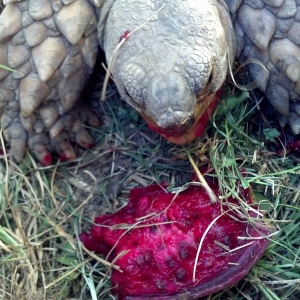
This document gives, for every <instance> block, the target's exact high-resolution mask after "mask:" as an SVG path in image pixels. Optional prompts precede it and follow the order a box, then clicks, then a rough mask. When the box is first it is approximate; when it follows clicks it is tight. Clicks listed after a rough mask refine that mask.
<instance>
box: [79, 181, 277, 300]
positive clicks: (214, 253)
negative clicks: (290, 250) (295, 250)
mask: <svg viewBox="0 0 300 300" xmlns="http://www.w3.org/2000/svg"><path fill="white" fill-rule="evenodd" d="M208 183H209V185H210V187H211V188H212V190H213V191H214V192H215V193H216V195H220V194H219V193H218V186H217V185H216V184H215V183H213V182H212V181H211V180H209V179H208ZM195 184H197V185H198V186H191V187H189V188H188V189H187V190H185V191H183V192H182V193H180V194H179V195H178V196H177V197H176V198H175V199H173V198H174V194H172V193H169V192H166V191H165V190H164V189H163V188H162V187H161V186H159V185H152V186H148V187H145V188H138V189H133V190H131V191H130V198H129V203H128V205H127V206H126V207H124V208H122V209H121V210H119V211H118V212H116V213H115V214H113V215H111V216H110V215H103V216H100V217H97V218H96V219H95V223H96V224H99V225H100V224H101V225H104V226H105V227H103V226H97V225H94V226H92V228H91V232H90V233H83V234H82V235H81V236H80V239H81V241H82V242H83V243H84V245H85V246H86V247H87V248H88V249H89V250H93V251H96V252H98V253H101V254H104V255H108V257H107V258H108V259H109V260H111V261H112V260H113V259H114V258H116V256H117V255H118V254H120V253H121V252H122V251H128V250H129V251H128V252H127V253H125V254H124V252H123V254H124V255H123V256H121V257H120V258H118V259H117V261H116V262H115V264H116V265H118V266H120V268H121V270H122V273H121V272H119V271H116V270H113V271H112V276H111V281H112V286H117V288H116V289H115V291H114V292H115V293H118V295H119V299H157V297H159V299H163V300H167V299H170V300H171V299H178V300H179V299H196V298H198V297H202V296H205V295H209V294H212V293H214V292H217V291H220V290H222V289H224V288H226V287H229V286H230V285H233V284H235V283H237V282H238V281H239V280H240V279H242V278H243V277H244V276H245V275H246V274H247V273H248V272H249V270H250V269H251V267H252V266H253V265H254V264H255V263H256V262H257V260H258V259H259V258H260V257H261V256H262V254H263V253H264V251H265V249H266V247H267V245H268V244H269V241H268V239H265V238H261V239H254V240H239V239H237V236H252V237H254V238H255V237H256V238H257V237H261V235H268V234H269V233H270V232H271V229H270V227H268V226H267V225H266V224H264V223H262V222H260V223H259V224H257V225H256V226H255V228H254V227H252V226H251V225H249V223H248V222H247V221H245V220H243V221H242V220H241V219H240V217H238V216H237V215H236V214H235V213H234V212H233V211H231V212H230V214H231V215H233V216H234V217H235V218H237V219H239V221H236V220H234V219H233V218H231V217H230V216H229V215H228V214H227V213H224V215H222V216H221V217H219V218H218V216H220V215H221V209H222V212H224V211H227V210H228V208H229V207H228V205H227V204H226V203H225V202H224V203H223V204H221V203H216V204H212V203H211V202H210V199H209V197H208V195H207V193H206V192H205V190H204V189H203V188H202V187H199V184H198V183H195ZM163 187H164V188H165V187H166V186H165V185H163ZM240 190H241V194H240V195H241V197H244V198H245V199H247V202H248V204H251V203H252V202H253V201H254V198H253V194H252V191H251V190H250V189H246V190H243V189H242V188H240ZM226 201H228V203H230V204H229V205H230V206H232V205H237V204H238V201H237V200H235V199H232V198H231V197H229V198H228V199H227V200H226ZM171 203H172V204H171ZM149 215H150V217H148V218H145V216H149ZM249 215H250V216H251V217H257V215H256V214H255V213H254V212H253V211H249ZM216 218H218V219H217V220H216V221H215V223H214V225H213V226H212V227H211V228H210V230H209V231H208V233H207V235H206V236H205V238H204V240H203V244H202V248H201V251H200V255H199V258H198V264H197V272H196V284H195V283H194V282H193V266H194V261H195V257H196V253H197V249H198V247H199V242H200V239H201V238H202V236H203V234H204V232H205V230H206V229H207V227H208V226H209V225H210V224H211V222H214V220H215V219H216ZM138 220H139V221H138ZM142 220H143V221H142ZM166 222H167V223H168V224H167V223H166ZM126 224H127V225H126ZM133 224H135V226H137V228H134V229H133V227H134V226H133ZM154 224H159V225H154ZM139 225H147V226H143V227H140V228H139V227H138V226H139ZM124 226H125V227H126V229H124ZM129 228H130V229H129ZM215 240H217V241H219V242H221V243H222V244H223V245H227V247H228V248H229V249H236V248H237V247H240V246H242V245H245V244H247V243H249V242H253V243H252V244H250V245H248V246H245V247H242V248H241V249H240V250H236V251H233V252H230V253H227V252H226V250H225V249H224V248H221V246H219V245H218V244H216V243H215ZM224 253H227V254H224ZM229 262H230V263H236V265H235V264H228V263H229Z"/></svg>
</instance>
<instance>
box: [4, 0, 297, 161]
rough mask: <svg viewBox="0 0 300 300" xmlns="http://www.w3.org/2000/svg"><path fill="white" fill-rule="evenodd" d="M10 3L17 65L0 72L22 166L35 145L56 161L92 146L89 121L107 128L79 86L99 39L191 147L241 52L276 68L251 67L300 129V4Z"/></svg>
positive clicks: (8, 32)
mask: <svg viewBox="0 0 300 300" xmlns="http://www.w3.org/2000/svg"><path fill="white" fill-rule="evenodd" d="M65 3H66V4H65ZM3 4H4V5H6V7H5V9H4V10H3V12H2V14H1V16H0V64H2V65H6V66H9V67H10V68H13V69H14V70H17V71H18V72H15V73H12V72H9V71H7V70H0V115H1V125H2V127H3V129H4V135H5V138H6V140H7V141H8V142H9V144H10V146H11V150H12V154H13V156H14V158H15V159H16V160H17V161H19V162H20V161H21V160H22V159H23V157H24V154H25V151H26V148H27V147H28V148H29V149H30V150H31V151H32V152H33V153H34V154H35V156H36V157H37V159H38V160H39V161H41V162H42V163H43V164H45V165H47V164H49V163H51V153H52V152H53V151H54V152H57V153H58V154H59V156H60V158H61V159H72V158H74V157H75V152H74V150H73V148H72V145H71V143H70V141H71V142H76V143H78V144H79V145H81V146H83V147H91V146H92V145H93V141H92V138H91V137H90V135H89V134H88V133H87V132H86V130H85V129H84V127H83V125H84V123H89V124H91V125H97V124H99V123H98V120H97V119H96V118H95V116H93V114H91V112H90V111H89V110H88V109H86V108H85V107H84V99H81V98H80V93H81V91H82V89H83V88H84V86H85V84H86V81H87V79H88V77H89V74H90V73H91V72H92V69H93V67H94V64H95V60H96V56H97V52H98V44H100V46H101V47H102V48H103V49H104V51H105V53H106V57H107V61H110V60H111V59H112V58H113V64H112V68H111V71H112V75H113V77H114V80H115V83H116V85H117V88H118V90H119V92H120V95H121V97H122V98H123V99H124V100H126V101H127V102H128V103H129V104H130V105H132V106H133V107H134V108H135V109H136V110H137V111H138V112H139V113H140V114H141V115H142V116H143V117H144V118H145V119H146V121H147V122H148V124H149V126H150V128H152V129H154V130H156V131H157V132H159V133H160V134H162V135H163V136H165V137H166V138H167V139H169V140H170V141H172V142H175V143H178V144H184V143H187V142H189V141H191V140H192V139H194V138H195V137H197V136H199V135H200V134H201V133H202V132H203V128H204V126H205V122H204V119H205V120H207V119H208V116H209V114H210V113H211V112H212V110H213V108H214V106H215V104H216V98H217V94H218V91H219V90H220V88H221V86H222V84H223V83H224V81H225V79H226V75H227V73H228V66H229V65H230V64H231V62H232V61H233V60H234V58H235V56H236V55H237V56H238V57H239V59H240V61H241V62H242V61H245V60H247V59H249V58H250V59H251V58H254V59H256V60H259V61H260V62H261V63H262V65H264V66H265V68H262V67H261V65H259V64H252V65H250V67H249V68H250V74H251V75H252V77H253V79H254V81H255V82H256V84H257V86H258V87H259V88H260V89H261V90H262V91H264V92H265V94H266V97H267V98H268V100H269V101H270V103H271V104H272V105H273V106H274V107H275V108H276V109H277V111H278V112H279V113H278V114H279V116H280V120H281V122H282V124H283V125H284V124H285V123H287V122H288V123H289V124H290V126H291V128H292V130H293V132H294V133H295V134H298V133H299V132H300V96H299V95H300V48H299V45H300V40H299V34H298V33H299V30H300V29H299V28H300V25H299V24H300V23H299V20H300V1H299V0H272V1H270V0H258V1H257V0H256V1H255V0H240V1H233V0H226V1H225V0H210V1H209V0H170V1H164V0H157V1H154V0H143V1H138V0H136V1H129V0H90V1H88V0H73V1H63V2H62V1H61V0H52V1H50V0H25V1H19V0H18V1H17V0H4V1H3ZM79 12H80V13H79ZM137 28H139V29H138V30H136V31H134V30H135V29H137ZM133 31H134V32H133ZM128 34H131V35H130V36H128ZM122 39H124V42H123V44H122V45H121V46H120V48H119V49H118V51H116V52H115V55H113V53H114V50H115V49H116V47H117V45H118V43H119V42H120V41H121V40H122ZM202 116H203V118H204V119H201V117H202Z"/></svg>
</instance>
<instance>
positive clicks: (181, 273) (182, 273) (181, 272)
mask: <svg viewBox="0 0 300 300" xmlns="http://www.w3.org/2000/svg"><path fill="white" fill-rule="evenodd" d="M185 274H186V270H185V269H183V268H180V269H178V270H177V271H176V273H175V276H176V278H177V279H182V278H183V277H184V276H185Z"/></svg>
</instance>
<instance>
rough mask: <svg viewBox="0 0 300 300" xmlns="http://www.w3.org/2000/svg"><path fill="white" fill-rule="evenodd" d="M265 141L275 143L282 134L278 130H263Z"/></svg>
mask: <svg viewBox="0 0 300 300" xmlns="http://www.w3.org/2000/svg"><path fill="white" fill-rule="evenodd" d="M263 132H264V136H265V139H266V140H267V141H271V142H275V138H277V137H279V136H280V133H279V132H278V130H277V129H276V128H266V129H264V130H263Z"/></svg>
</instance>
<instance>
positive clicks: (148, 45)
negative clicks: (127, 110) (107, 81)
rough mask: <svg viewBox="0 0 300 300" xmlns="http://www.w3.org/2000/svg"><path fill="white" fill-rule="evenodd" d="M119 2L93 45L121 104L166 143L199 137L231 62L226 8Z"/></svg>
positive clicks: (192, 2)
mask: <svg viewBox="0 0 300 300" xmlns="http://www.w3.org/2000/svg"><path fill="white" fill-rule="evenodd" d="M125 2H126V1H115V2H114V4H113V5H112V7H111V9H110V12H109V15H108V18H107V21H106V27H105V32H104V33H103V37H102V36H101V39H100V43H102V45H103V47H104V50H105V53H106V58H107V60H108V61H110V60H112V62H113V63H112V65H113V67H112V74H113V78H114V80H115V83H116V85H117V87H118V90H119V92H120V94H121V97H122V98H123V99H125V100H126V101H127V102H128V103H129V104H130V105H131V106H132V107H134V108H135V109H136V110H137V111H138V112H139V113H140V114H141V115H142V116H143V117H144V118H145V120H146V121H147V122H148V124H149V126H150V127H151V128H152V129H154V130H156V131H157V132H158V133H160V134H162V135H163V136H164V137H166V138H167V139H168V140H170V141H172V142H174V143H177V144H185V143H187V142H190V141H191V140H193V139H194V138H195V137H196V136H199V135H201V133H202V132H203V130H204V128H205V125H206V124H204V123H206V122H207V119H208V114H209V112H210V113H211V112H212V108H213V106H214V105H215V102H216V101H215V99H216V95H217V93H218V91H219V90H220V88H221V86H222V84H223V82H224V80H225V77H226V74H227V70H228V66H229V62H228V60H232V59H233V56H234V52H235V50H234V47H233V45H234V34H233V29H232V25H231V23H230V22H231V21H230V16H229V14H228V11H227V10H226V5H225V4H221V2H217V1H197V0H180V1H177V0H173V1H168V2H167V1H150V0H148V1H144V3H143V5H137V2H136V1H131V2H132V3H129V2H130V1H127V2H128V3H126V4H127V5H126V6H125V5H124V3H125ZM159 2H161V3H159ZM200 3H201V4H200ZM118 24H119V25H118ZM137 28H138V29H137ZM136 29H137V30H136ZM124 33H125V35H124ZM128 33H132V34H130V35H129V36H128ZM122 37H123V38H124V39H125V41H124V42H123V43H122V45H121V46H120V47H119V49H118V50H115V49H117V46H118V44H119V42H120V40H122ZM203 119H205V120H206V122H204V120H203Z"/></svg>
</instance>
